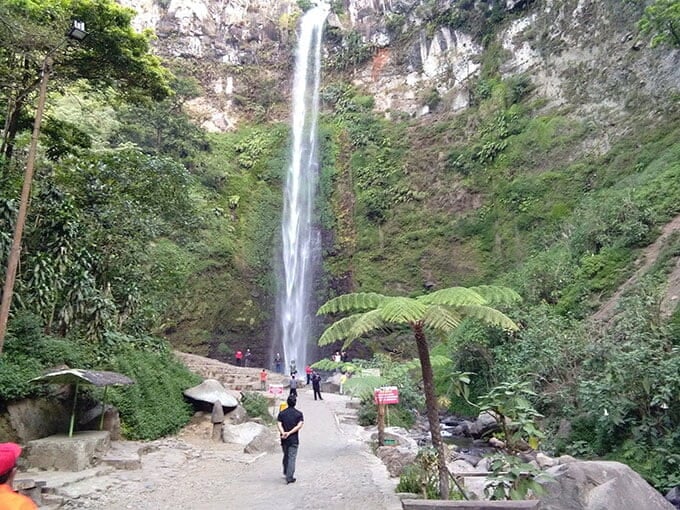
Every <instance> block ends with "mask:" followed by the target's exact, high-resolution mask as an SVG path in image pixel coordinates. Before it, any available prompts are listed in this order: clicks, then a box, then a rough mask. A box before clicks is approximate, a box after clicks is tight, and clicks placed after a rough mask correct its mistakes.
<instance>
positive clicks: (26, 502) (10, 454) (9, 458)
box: [0, 443, 38, 510]
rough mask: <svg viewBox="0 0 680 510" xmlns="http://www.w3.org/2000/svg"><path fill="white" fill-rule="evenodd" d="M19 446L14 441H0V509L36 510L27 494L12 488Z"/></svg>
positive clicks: (19, 450)
mask: <svg viewBox="0 0 680 510" xmlns="http://www.w3.org/2000/svg"><path fill="white" fill-rule="evenodd" d="M20 455H21V446H19V445H18V444H15V443H0V508H1V509H2V510H37V508H38V506H37V505H36V504H35V503H34V502H33V500H32V499H31V498H29V497H28V496H24V495H23V494H18V493H16V492H14V489H12V483H14V476H15V475H16V473H17V459H18V458H19V456H20Z"/></svg>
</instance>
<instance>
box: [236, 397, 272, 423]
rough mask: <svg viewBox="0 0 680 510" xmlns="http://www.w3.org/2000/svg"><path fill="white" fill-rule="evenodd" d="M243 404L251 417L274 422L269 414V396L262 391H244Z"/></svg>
mask: <svg viewBox="0 0 680 510" xmlns="http://www.w3.org/2000/svg"><path fill="white" fill-rule="evenodd" d="M242 395H243V397H242V398H241V405H242V406H243V408H244V409H245V410H246V413H248V416H250V417H251V418H262V419H264V420H265V421H266V422H267V423H269V422H272V421H273V418H272V416H271V414H269V408H268V401H267V398H266V397H265V396H264V395H262V394H261V393H257V392H254V391H246V392H243V394H242Z"/></svg>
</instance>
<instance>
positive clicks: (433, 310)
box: [423, 305, 462, 333]
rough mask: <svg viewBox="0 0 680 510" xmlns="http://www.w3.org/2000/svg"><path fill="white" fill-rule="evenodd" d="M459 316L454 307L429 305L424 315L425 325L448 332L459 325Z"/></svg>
mask: <svg viewBox="0 0 680 510" xmlns="http://www.w3.org/2000/svg"><path fill="white" fill-rule="evenodd" d="M461 319H462V318H461V316H460V315H459V314H458V313H457V312H456V311H455V308H454V309H452V308H447V307H446V306H440V305H430V307H429V308H428V310H427V314H425V317H424V321H423V322H424V324H425V327H427V328H429V329H433V330H435V331H442V332H445V333H446V332H449V331H451V330H453V329H456V328H457V327H458V326H459V325H460V321H461Z"/></svg>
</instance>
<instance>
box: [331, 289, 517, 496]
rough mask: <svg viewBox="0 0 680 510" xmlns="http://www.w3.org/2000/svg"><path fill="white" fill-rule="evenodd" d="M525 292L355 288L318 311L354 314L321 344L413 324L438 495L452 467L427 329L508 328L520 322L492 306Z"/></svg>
mask: <svg viewBox="0 0 680 510" xmlns="http://www.w3.org/2000/svg"><path fill="white" fill-rule="evenodd" d="M519 300H520V296H519V295H518V294H517V293H516V292H515V291H513V290H511V289H508V288H506V287H497V286H480V287H470V288H465V287H451V288H448V289H442V290H439V291H436V292H433V293H431V294H425V295H422V296H418V297H416V298H408V297H393V296H384V295H382V294H377V293H372V292H370V293H363V292H362V293H352V294H345V295H342V296H338V297H336V298H333V299H331V300H330V301H328V302H327V303H326V304H324V305H323V306H322V307H321V308H319V311H318V314H319V315H321V314H335V313H347V312H350V313H352V315H349V316H348V317H344V318H342V319H339V320H338V321H336V322H334V323H333V324H332V325H331V326H329V327H328V328H327V329H326V331H324V333H323V334H322V335H321V337H320V338H319V345H328V344H330V343H333V342H337V341H341V340H344V342H345V344H344V346H343V348H347V347H348V346H349V345H350V344H351V343H352V342H353V341H354V340H356V339H358V338H360V337H362V336H364V335H366V334H368V333H370V332H372V331H384V330H388V329H391V328H398V327H400V326H408V327H410V328H411V330H412V331H413V334H414V336H415V340H416V347H417V350H418V358H419V359H420V367H421V372H422V376H423V391H424V393H425V406H426V409H427V420H428V422H429V424H430V434H431V437H432V446H433V447H434V448H435V449H436V451H437V457H438V458H437V467H438V471H439V496H440V497H441V498H442V499H448V497H449V472H448V468H447V467H446V455H445V449H444V443H443V441H442V436H441V431H440V425H439V415H438V404H437V399H436V396H435V390H434V376H433V371H432V362H431V360H430V349H429V346H428V343H427V338H426V336H425V332H426V331H431V332H434V333H443V334H446V333H449V332H451V331H452V330H454V329H455V328H457V327H458V326H459V325H460V324H461V322H462V321H463V320H464V319H466V318H471V319H477V320H481V321H484V322H486V323H489V324H492V325H496V326H499V327H501V328H504V329H506V330H516V329H517V325H516V324H515V323H514V322H513V321H512V320H511V319H510V318H509V317H507V316H506V315H505V314H504V313H502V312H500V311H499V310H496V309H495V308H493V307H492V306H494V305H502V304H511V303H515V302H517V301H519Z"/></svg>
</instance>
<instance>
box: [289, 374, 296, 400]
mask: <svg viewBox="0 0 680 510" xmlns="http://www.w3.org/2000/svg"><path fill="white" fill-rule="evenodd" d="M288 396H289V397H295V398H297V379H296V378H295V372H293V374H292V375H291V376H290V393H289V395H288Z"/></svg>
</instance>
